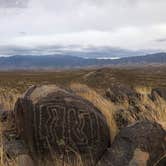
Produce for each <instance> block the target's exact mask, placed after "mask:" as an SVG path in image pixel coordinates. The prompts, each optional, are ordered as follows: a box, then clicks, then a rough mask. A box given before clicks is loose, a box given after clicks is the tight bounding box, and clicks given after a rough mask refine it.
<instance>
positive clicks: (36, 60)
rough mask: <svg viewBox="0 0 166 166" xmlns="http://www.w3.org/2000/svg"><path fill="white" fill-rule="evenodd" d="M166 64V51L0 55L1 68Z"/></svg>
mask: <svg viewBox="0 0 166 166" xmlns="http://www.w3.org/2000/svg"><path fill="white" fill-rule="evenodd" d="M134 64H137V65H144V64H166V53H164V52H163V53H155V54H149V55H143V56H133V57H123V58H119V59H104V58H103V59H102V58H100V59H98V58H83V57H78V56H71V55H62V54H59V55H42V56H38V55H14V56H10V57H0V70H13V69H16V70H17V69H62V68H84V67H92V66H93V67H102V66H112V65H134Z"/></svg>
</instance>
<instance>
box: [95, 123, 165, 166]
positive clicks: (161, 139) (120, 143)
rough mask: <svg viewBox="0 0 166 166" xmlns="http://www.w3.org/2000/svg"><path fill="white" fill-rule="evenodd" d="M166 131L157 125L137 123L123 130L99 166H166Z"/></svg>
mask: <svg viewBox="0 0 166 166" xmlns="http://www.w3.org/2000/svg"><path fill="white" fill-rule="evenodd" d="M165 138H166V131H165V130H164V129H163V128H162V127H161V126H160V125H159V124H157V123H155V122H150V121H141V122H137V123H135V124H134V125H131V126H128V127H125V128H123V129H122V130H121V131H120V133H119V134H118V135H117V137H116V138H115V141H114V142H113V144H112V146H111V148H109V149H108V151H107V152H106V153H105V154H104V155H103V158H102V159H101V161H100V162H99V163H98V166H134V165H138V166H144V165H145V166H152V165H155V164H156V166H157V165H158V166H164V165H161V164H164V163H165V161H164V160H165V159H164V158H163V157H164V155H165V154H166V139H165Z"/></svg>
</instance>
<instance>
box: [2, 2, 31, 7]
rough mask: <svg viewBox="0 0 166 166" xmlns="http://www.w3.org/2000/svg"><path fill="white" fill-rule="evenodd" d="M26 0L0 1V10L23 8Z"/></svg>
mask: <svg viewBox="0 0 166 166" xmlns="http://www.w3.org/2000/svg"><path fill="white" fill-rule="evenodd" d="M27 4H28V0H0V8H25V7H27Z"/></svg>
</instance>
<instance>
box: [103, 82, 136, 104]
mask: <svg viewBox="0 0 166 166" xmlns="http://www.w3.org/2000/svg"><path fill="white" fill-rule="evenodd" d="M106 97H107V98H108V99H110V100H111V101H112V102H114V103H123V102H125V101H127V102H129V103H130V104H134V103H135V102H136V101H137V100H138V99H139V94H137V93H136V92H135V91H134V90H133V89H131V88H129V87H127V86H125V85H119V86H113V87H111V88H109V89H107V91H106Z"/></svg>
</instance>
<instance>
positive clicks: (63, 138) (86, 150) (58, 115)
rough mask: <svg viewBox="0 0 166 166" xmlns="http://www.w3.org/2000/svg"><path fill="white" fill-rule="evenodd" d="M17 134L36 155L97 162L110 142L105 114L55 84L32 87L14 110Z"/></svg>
mask: <svg viewBox="0 0 166 166" xmlns="http://www.w3.org/2000/svg"><path fill="white" fill-rule="evenodd" d="M14 114H15V121H16V126H17V129H18V133H19V135H20V136H21V138H22V139H23V140H25V142H26V143H27V144H28V146H29V148H30V150H31V152H32V153H33V154H35V155H36V154H37V156H38V157H39V156H49V155H50V153H56V154H59V155H67V156H70V155H71V156H73V155H75V153H77V154H80V155H81V157H82V159H83V161H84V160H85V161H87V163H86V165H93V164H92V162H94V163H96V162H97V161H98V160H99V159H100V158H101V156H102V155H103V153H104V152H105V150H106V149H107V147H108V146H109V143H110V133H109V128H108V125H107V123H106V119H105V117H104V116H103V115H102V114H101V112H100V111H99V110H98V109H97V108H96V107H94V105H92V104H91V103H90V102H88V101H87V100H84V99H83V98H81V97H79V96H76V95H75V94H73V93H71V92H69V91H67V90H64V89H61V88H58V87H57V86H54V85H50V86H38V87H36V86H33V87H31V88H30V89H29V90H28V91H27V92H26V93H25V94H24V95H23V97H21V98H20V99H18V101H17V103H16V105H15V109H14Z"/></svg>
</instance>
